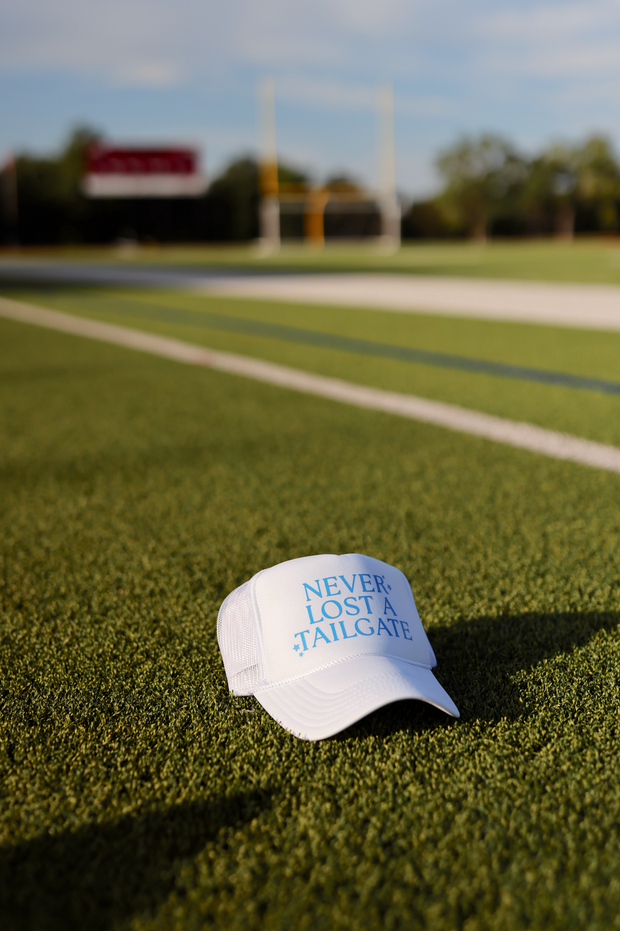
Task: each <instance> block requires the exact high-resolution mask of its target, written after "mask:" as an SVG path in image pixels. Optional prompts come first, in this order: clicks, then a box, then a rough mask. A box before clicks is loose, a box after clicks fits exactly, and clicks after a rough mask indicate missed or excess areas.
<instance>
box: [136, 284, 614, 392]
mask: <svg viewBox="0 0 620 931" xmlns="http://www.w3.org/2000/svg"><path fill="white" fill-rule="evenodd" d="M121 304H125V305H126V306H127V311H126V312H127V313H130V314H132V315H133V316H140V317H146V318H148V319H157V320H162V321H165V322H167V323H180V324H184V325H188V326H194V327H196V326H198V327H200V326H203V327H206V328H208V329H212V330H223V331H226V332H229V333H243V334H249V335H251V336H259V337H263V338H265V339H277V340H281V341H283V342H286V343H295V344H298V345H304V346H317V347H319V348H321V349H336V350H339V351H340V352H349V353H356V354H358V355H364V356H373V357H374V358H378V359H395V360H398V361H399V362H414V363H417V364H419V365H431V366H436V367H439V368H448V369H458V370H460V371H465V372H475V373H476V374H482V375H495V376H497V377H499V378H515V379H517V380H519V381H529V382H538V383H542V384H545V385H560V386H561V387H563V388H580V389H581V390H583V391H601V392H604V393H606V394H618V395H620V382H615V381H608V380H606V379H604V378H590V377H587V376H583V375H570V374H568V373H566V372H553V371H549V370H547V369H537V368H529V367H528V366H523V365H511V364H509V363H507V362H489V361H488V360H486V359H472V358H470V357H469V356H458V355H453V354H452V353H446V352H433V351H431V350H428V349H414V348H412V347H409V346H397V345H394V344H391V343H377V342H374V341H372V340H366V339H357V338H356V337H352V336H339V335H337V334H335V333H322V332H320V331H318V330H306V329H302V328H301V327H294V326H287V325H285V324H279V323H265V322H263V321H260V320H248V319H247V318H245V317H232V316H228V315H226V314H217V313H210V312H208V311H194V310H184V309H182V308H176V307H170V306H163V305H161V304H146V303H145V302H144V301H139V300H137V301H133V300H129V299H127V298H123V299H122V300H121V301H119V309H121Z"/></svg>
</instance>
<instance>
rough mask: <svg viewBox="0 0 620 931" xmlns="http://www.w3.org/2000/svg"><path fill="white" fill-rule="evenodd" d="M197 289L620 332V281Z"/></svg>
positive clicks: (305, 279)
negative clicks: (597, 283) (611, 282)
mask: <svg viewBox="0 0 620 931" xmlns="http://www.w3.org/2000/svg"><path fill="white" fill-rule="evenodd" d="M193 290H196V291H199V292H200V293H202V294H213V295H221V296H222V297H242V298H253V299H262V300H266V299H269V300H277V301H294V302H295V303H304V304H336V305H340V306H350V307H368V308H373V309H375V310H391V311H397V312H401V313H431V314H438V315H440V316H458V317H468V318H470V319H482V320H509V321H512V322H516V323H535V324H546V325H551V326H563V327H578V328H582V329H593V330H620V287H618V286H616V285H589V284H555V283H552V282H535V281H490V280H488V279H487V280H485V279H472V278H445V277H438V276H431V275H402V274H401V275H397V274H377V273H374V274H373V273H364V274H355V273H351V274H342V273H340V274H331V275H330V274H316V275H313V274H311V275H278V276H275V275H274V276H267V275H260V276H259V275H246V276H244V277H238V278H233V277H231V278H229V279H228V280H227V279H226V278H225V277H224V276H222V277H221V278H217V277H215V276H213V277H212V278H205V279H204V280H202V281H197V282H196V283H195V285H194V288H193Z"/></svg>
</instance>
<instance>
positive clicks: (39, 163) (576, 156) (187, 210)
mask: <svg viewBox="0 0 620 931" xmlns="http://www.w3.org/2000/svg"><path fill="white" fill-rule="evenodd" d="M96 138H97V134H96V133H94V132H92V131H91V130H89V129H85V128H80V129H77V130H76V131H74V132H73V133H72V134H71V136H70V137H69V139H68V140H67V143H66V145H65V146H64V147H63V148H62V150H61V152H60V153H59V154H58V155H56V156H53V157H47V158H44V157H40V156H36V155H32V154H29V153H21V154H20V155H18V156H17V158H16V159H15V162H14V166H10V167H7V168H6V169H5V170H4V172H3V173H2V179H1V180H2V194H3V196H2V208H3V209H2V211H1V212H0V239H1V240H2V241H3V242H4V243H10V242H19V243H21V244H24V245H40V244H63V243H84V244H88V243H92V244H96V243H110V242H115V241H119V240H123V239H125V240H138V241H140V242H149V241H152V242H205V241H212V242H234V241H236V242H244V241H248V240H252V239H254V238H256V237H257V236H258V202H259V193H258V169H257V164H256V161H255V159H254V158H253V157H251V156H247V157H242V158H239V159H236V160H235V161H233V162H232V163H231V164H230V165H229V166H228V167H227V168H226V169H225V170H224V171H223V172H222V173H221V174H220V175H219V176H218V177H216V178H215V179H214V180H213V182H212V183H211V185H210V186H209V189H208V191H207V192H206V194H205V195H203V196H202V197H199V198H174V199H170V200H166V199H161V198H160V199H157V198H135V199H132V198H129V199H120V198H119V199H110V200H92V199H88V198H86V197H85V196H84V194H83V193H82V187H81V182H82V176H83V166H84V152H85V149H86V147H87V146H88V145H89V144H90V143H91V142H92V141H93V140H95V139H96ZM436 167H437V171H438V174H439V176H440V178H441V182H442V186H441V189H440V191H439V193H438V194H437V195H436V196H434V197H431V198H428V199H426V200H423V201H416V202H414V203H412V204H410V205H409V206H408V207H407V209H405V210H404V212H403V220H402V232H403V238H405V239H415V238H444V237H465V236H468V237H472V238H474V239H479V240H483V239H486V238H487V237H489V236H519V235H545V234H547V235H549V234H555V235H559V236H563V237H570V236H572V235H573V234H574V233H575V232H614V231H616V230H618V228H619V213H618V208H619V206H620V165H619V163H618V161H617V159H616V156H615V153H614V151H613V148H612V146H611V144H610V142H609V140H607V139H606V138H604V137H602V136H592V137H590V138H588V139H586V140H585V141H583V142H581V143H579V144H576V145H570V144H568V143H557V144H554V145H551V146H549V147H548V148H546V149H545V150H544V151H542V152H540V153H539V154H537V155H535V156H533V157H529V156H526V155H524V154H523V153H521V152H519V151H518V149H517V148H516V147H515V146H514V145H513V144H512V143H511V142H510V141H509V140H507V139H505V138H503V137H501V136H498V135H492V134H484V135H481V136H478V137H462V138H461V139H459V140H457V142H456V143H454V144H453V145H451V146H449V147H448V148H446V149H445V150H444V151H442V152H440V153H439V155H438V157H437V160H436ZM279 175H280V181H281V182H282V183H283V184H284V185H287V186H288V188H289V189H299V191H300V192H302V193H303V191H304V190H307V188H308V186H309V184H310V182H309V179H308V178H307V176H305V175H304V174H303V172H299V171H297V170H295V169H294V168H293V167H290V166H286V165H282V166H280V169H279ZM343 185H344V186H345V187H346V188H347V189H348V190H359V188H356V185H355V184H354V182H352V181H351V180H350V179H347V178H343V177H342V176H340V177H338V178H333V179H330V180H329V181H328V182H327V184H326V186H327V187H331V188H333V189H334V190H340V189H341V188H342V187H343ZM350 213H351V215H350V216H349V215H348V214H347V210H346V208H345V207H343V208H342V209H341V210H338V209H337V210H335V211H333V212H332V213H331V214H330V215H329V217H328V216H327V215H326V235H327V236H329V235H333V236H350V237H354V236H357V235H360V236H361V235H372V234H373V233H374V232H376V231H377V230H378V216H374V215H373V214H372V211H371V212H370V213H366V214H364V213H362V212H359V211H358V212H357V213H355V211H350ZM282 226H283V230H282V232H283V234H284V236H287V235H288V236H291V237H295V236H298V235H300V234H301V230H302V223H301V217H300V216H296V215H294V214H286V213H283V215H282ZM375 227H376V229H375Z"/></svg>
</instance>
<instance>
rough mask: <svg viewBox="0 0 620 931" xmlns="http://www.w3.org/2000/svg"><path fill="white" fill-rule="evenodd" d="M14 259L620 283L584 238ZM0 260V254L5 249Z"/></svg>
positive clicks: (610, 262)
mask: <svg viewBox="0 0 620 931" xmlns="http://www.w3.org/2000/svg"><path fill="white" fill-rule="evenodd" d="M4 254H5V255H7V256H8V257H11V256H14V255H16V254H17V255H22V256H24V257H29V256H30V257H33V258H36V257H44V258H55V257H58V258H63V257H64V258H69V259H72V260H76V259H77V260H79V259H84V260H88V261H101V262H108V261H115V262H118V261H119V260H122V261H124V262H128V263H131V262H138V263H155V264H158V265H166V264H170V265H181V266H182V265H188V266H195V267H201V266H219V267H222V268H223V267H231V268H255V269H260V268H265V269H299V270H306V271H310V270H317V271H321V270H323V271H360V270H365V271H374V272H378V271H386V272H399V273H405V274H415V275H458V276H466V277H475V278H514V279H524V280H541V281H583V282H595V283H602V284H620V238H619V237H617V236H608V237H598V238H597V237H591V238H588V237H583V238H577V239H575V240H574V241H573V242H568V243H567V242H562V241H558V240H553V239H549V240H544V239H541V240H513V241H507V240H498V241H491V242H489V243H487V244H484V245H480V244H478V243H472V242H467V241H454V242H438V243H428V242H420V243H404V244H403V246H402V248H401V249H400V250H399V251H398V252H396V253H394V254H387V255H386V254H385V253H382V252H381V251H380V250H378V249H377V247H376V245H373V244H372V243H369V244H364V243H360V244H348V245H347V244H344V245H339V244H329V245H328V246H327V247H326V248H325V249H324V250H318V251H317V250H316V249H313V248H308V247H304V246H303V245H294V244H286V243H285V244H284V246H283V248H282V249H281V250H280V252H278V253H276V254H275V255H268V256H265V255H261V254H260V253H259V252H258V250H257V249H256V247H255V246H252V245H249V246H247V245H233V246H214V245H205V246H201V245H196V246H169V245H167V246H137V247H129V248H127V247H120V248H119V247H112V248H78V247H66V248H48V249H28V250H20V251H19V252H17V253H15V251H14V250H12V251H10V252H5V253H4ZM0 255H2V253H1V252H0Z"/></svg>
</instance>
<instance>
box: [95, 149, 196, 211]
mask: <svg viewBox="0 0 620 931" xmlns="http://www.w3.org/2000/svg"><path fill="white" fill-rule="evenodd" d="M83 188H84V193H85V194H86V195H87V196H88V197H199V196H200V195H201V194H204V192H205V191H206V189H207V179H206V177H205V175H204V174H203V173H202V171H201V168H200V152H199V151H198V149H194V148H188V147H182V148H181V147H176V146H175V147H171V146H118V145H111V144H107V143H102V142H96V143H93V144H92V145H91V146H89V148H88V150H87V152H86V165H85V175H84V181H83Z"/></svg>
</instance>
